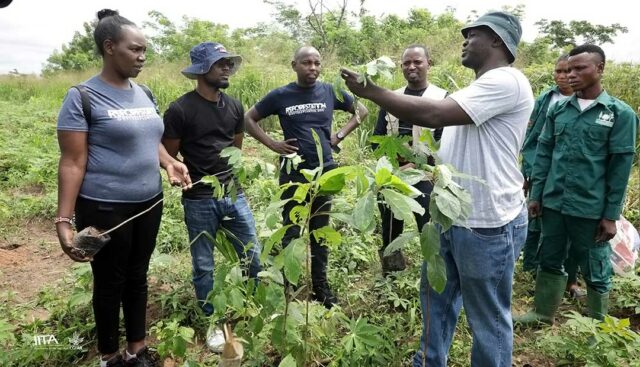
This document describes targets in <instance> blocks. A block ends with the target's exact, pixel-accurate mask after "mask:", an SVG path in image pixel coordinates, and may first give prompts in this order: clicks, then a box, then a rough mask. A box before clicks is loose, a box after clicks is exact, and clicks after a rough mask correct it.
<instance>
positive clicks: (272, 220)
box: [265, 196, 291, 229]
mask: <svg viewBox="0 0 640 367" xmlns="http://www.w3.org/2000/svg"><path fill="white" fill-rule="evenodd" d="M277 197H280V196H277ZM289 201H291V199H284V200H277V201H274V202H271V204H269V206H268V207H267V209H265V219H266V224H267V227H269V228H270V229H274V228H275V227H276V226H277V225H278V224H279V223H280V221H281V220H282V207H283V206H284V205H285V204H286V203H288V202H289Z"/></svg>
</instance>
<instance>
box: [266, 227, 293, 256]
mask: <svg viewBox="0 0 640 367" xmlns="http://www.w3.org/2000/svg"><path fill="white" fill-rule="evenodd" d="M291 226H292V224H287V225H286V226H283V227H281V228H278V230H277V231H275V232H273V234H272V235H271V236H269V238H267V240H266V241H264V248H263V249H262V253H261V254H260V262H261V263H264V262H265V261H266V260H267V257H268V256H269V254H270V253H271V249H272V248H273V245H275V244H276V243H280V242H282V239H283V238H284V235H285V234H286V233H287V230H288V229H289V228H291Z"/></svg>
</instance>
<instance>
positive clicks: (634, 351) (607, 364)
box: [541, 312, 640, 367]
mask: <svg viewBox="0 0 640 367" xmlns="http://www.w3.org/2000/svg"><path fill="white" fill-rule="evenodd" d="M567 317H568V318H569V320H568V321H567V322H566V323H565V324H564V325H562V326H561V327H560V328H559V329H558V330H557V331H553V332H552V333H550V334H548V335H545V336H543V337H542V341H541V344H542V347H543V348H546V349H548V350H550V351H552V352H553V353H555V354H556V355H557V356H558V357H559V358H561V360H560V361H559V362H558V365H560V366H588V367H591V366H593V367H596V366H597V367H624V366H633V365H634V364H633V363H635V362H634V361H638V359H639V358H640V335H638V333H636V332H634V331H632V330H630V329H629V319H622V320H618V319H616V318H614V317H611V316H605V320H604V321H603V322H599V321H597V320H594V319H592V318H590V317H584V316H581V315H580V314H578V313H576V312H571V313H570V314H568V315H567Z"/></svg>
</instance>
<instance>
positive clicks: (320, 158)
mask: <svg viewBox="0 0 640 367" xmlns="http://www.w3.org/2000/svg"><path fill="white" fill-rule="evenodd" d="M311 136H313V141H314V143H315V144H316V153H317V154H318V162H319V164H318V166H320V167H324V159H323V155H322V144H321V143H320V137H319V136H318V133H317V132H316V131H315V130H314V129H313V128H312V129H311ZM321 171H322V168H321Z"/></svg>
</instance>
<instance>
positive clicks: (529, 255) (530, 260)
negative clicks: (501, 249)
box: [522, 218, 578, 284]
mask: <svg viewBox="0 0 640 367" xmlns="http://www.w3.org/2000/svg"><path fill="white" fill-rule="evenodd" d="M540 226H541V225H540V218H533V219H531V220H530V221H529V227H528V230H527V240H526V241H525V243H524V247H523V249H522V258H523V259H522V268H523V270H524V271H536V270H537V269H538V250H539V248H540V237H541V236H540V233H541V230H540ZM574 249H575V247H571V246H569V255H568V256H567V260H565V262H564V271H566V272H567V274H568V275H569V278H568V279H567V283H569V284H574V283H576V282H577V281H578V262H577V259H576V254H574V253H573V251H574Z"/></svg>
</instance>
